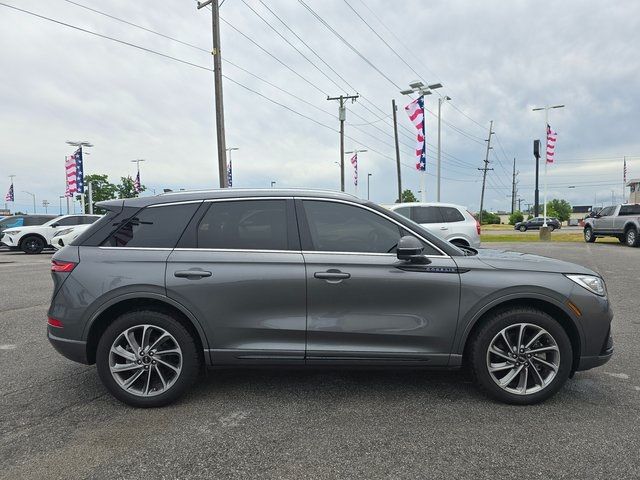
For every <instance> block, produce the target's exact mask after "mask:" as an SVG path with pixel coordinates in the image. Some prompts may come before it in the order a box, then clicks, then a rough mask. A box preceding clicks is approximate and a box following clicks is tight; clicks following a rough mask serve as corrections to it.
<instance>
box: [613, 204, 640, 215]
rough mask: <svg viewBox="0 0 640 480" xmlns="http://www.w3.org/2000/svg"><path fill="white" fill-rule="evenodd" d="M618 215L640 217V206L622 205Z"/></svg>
mask: <svg viewBox="0 0 640 480" xmlns="http://www.w3.org/2000/svg"><path fill="white" fill-rule="evenodd" d="M618 215H640V205H621V206H620V212H619V213H618Z"/></svg>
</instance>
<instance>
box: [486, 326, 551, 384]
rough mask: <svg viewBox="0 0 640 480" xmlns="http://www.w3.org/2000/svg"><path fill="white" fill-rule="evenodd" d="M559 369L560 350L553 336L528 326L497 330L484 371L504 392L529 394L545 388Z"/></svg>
mask: <svg viewBox="0 0 640 480" xmlns="http://www.w3.org/2000/svg"><path fill="white" fill-rule="evenodd" d="M559 368H560V350H559V348H558V344H557V342H556V341H555V339H554V338H553V336H552V335H551V334H550V333H549V332H547V331H546V330H545V329H544V328H542V327H539V326H538V325H534V324H531V323H516V324H513V325H509V326H508V327H506V328H504V329H502V330H500V332H498V333H497V334H496V335H495V336H494V337H493V340H491V343H490V344H489V348H488V349H487V369H488V371H489V375H490V376H491V379H492V380H493V381H494V382H495V383H496V384H497V385H498V386H499V387H500V388H501V389H503V390H505V391H507V392H509V393H512V394H516V395H530V394H532V393H536V392H539V391H541V390H544V389H545V388H546V387H548V386H549V385H550V384H551V382H552V381H553V379H554V378H555V377H556V375H557V373H558V369H559Z"/></svg>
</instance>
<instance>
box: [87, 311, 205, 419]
mask: <svg viewBox="0 0 640 480" xmlns="http://www.w3.org/2000/svg"><path fill="white" fill-rule="evenodd" d="M96 365H97V368H98V375H99V376H100V380H102V383H103V384H104V385H105V387H106V388H107V389H108V390H109V392H110V393H111V394H112V395H113V396H114V397H116V398H117V399H118V400H120V401H122V402H124V403H126V404H128V405H132V406H135V407H161V406H163V405H167V404H169V403H172V402H174V401H175V400H177V399H178V397H180V396H181V395H182V394H183V393H184V392H185V391H186V390H187V389H188V388H189V387H190V386H191V385H192V384H193V382H194V381H195V379H196V377H197V375H198V372H199V371H200V367H201V360H200V357H199V355H198V349H197V347H196V342H195V340H194V338H193V337H192V336H191V334H190V333H189V332H188V331H187V329H186V328H185V327H184V326H183V325H182V324H181V323H180V322H179V321H178V320H177V319H175V318H173V317H172V316H171V315H168V314H166V313H163V312H157V311H151V310H144V311H134V312H129V313H125V314H124V315H122V316H120V317H118V318H117V319H116V320H115V321H114V322H113V323H112V324H111V325H110V326H109V327H108V328H107V330H106V331H105V332H104V334H103V335H102V337H101V338H100V341H99V342H98V349H97V351H96Z"/></svg>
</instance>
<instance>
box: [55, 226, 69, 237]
mask: <svg viewBox="0 0 640 480" xmlns="http://www.w3.org/2000/svg"><path fill="white" fill-rule="evenodd" d="M71 232H73V228H65V229H64V230H58V231H57V232H55V233H54V234H53V236H54V237H60V236H62V235H66V234H67V233H71Z"/></svg>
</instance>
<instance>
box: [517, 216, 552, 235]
mask: <svg viewBox="0 0 640 480" xmlns="http://www.w3.org/2000/svg"><path fill="white" fill-rule="evenodd" d="M543 225H544V217H534V218H530V219H529V220H524V221H522V222H517V223H516V224H515V225H514V226H513V228H514V229H515V230H520V231H521V232H526V231H527V230H540V228H541V227H542V226H543ZM547 226H548V227H549V231H550V232H553V231H554V230H559V229H560V227H562V224H561V223H560V221H559V220H558V219H557V218H553V217H547Z"/></svg>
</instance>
